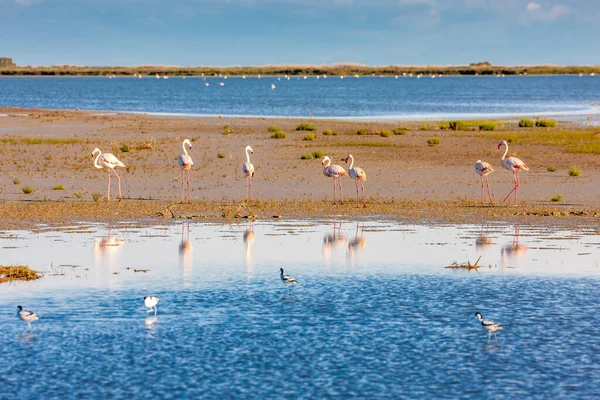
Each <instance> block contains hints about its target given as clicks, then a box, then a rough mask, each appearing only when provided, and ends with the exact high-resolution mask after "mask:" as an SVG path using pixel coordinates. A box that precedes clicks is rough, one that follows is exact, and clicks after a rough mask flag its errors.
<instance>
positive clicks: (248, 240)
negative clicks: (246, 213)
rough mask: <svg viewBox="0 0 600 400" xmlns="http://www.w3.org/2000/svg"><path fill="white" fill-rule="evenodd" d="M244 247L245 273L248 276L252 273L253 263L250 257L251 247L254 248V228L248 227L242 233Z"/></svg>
mask: <svg viewBox="0 0 600 400" xmlns="http://www.w3.org/2000/svg"><path fill="white" fill-rule="evenodd" d="M243 239H244V245H245V246H246V272H247V273H248V276H250V275H252V273H253V272H254V263H253V257H252V247H253V246H254V227H253V226H252V225H250V226H249V227H248V228H246V230H245V231H244V236H243Z"/></svg>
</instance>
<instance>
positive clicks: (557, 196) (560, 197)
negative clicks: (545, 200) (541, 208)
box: [550, 194, 562, 203]
mask: <svg viewBox="0 0 600 400" xmlns="http://www.w3.org/2000/svg"><path fill="white" fill-rule="evenodd" d="M561 200H562V195H560V194H557V195H555V196H552V197H550V201H553V202H555V203H556V202H559V201H561Z"/></svg>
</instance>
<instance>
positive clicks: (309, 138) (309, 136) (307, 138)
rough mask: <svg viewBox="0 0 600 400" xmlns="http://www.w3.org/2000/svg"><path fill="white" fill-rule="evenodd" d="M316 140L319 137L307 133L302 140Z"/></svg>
mask: <svg viewBox="0 0 600 400" xmlns="http://www.w3.org/2000/svg"><path fill="white" fill-rule="evenodd" d="M316 138H317V135H315V134H314V133H307V134H306V135H304V137H303V138H302V140H315V139H316Z"/></svg>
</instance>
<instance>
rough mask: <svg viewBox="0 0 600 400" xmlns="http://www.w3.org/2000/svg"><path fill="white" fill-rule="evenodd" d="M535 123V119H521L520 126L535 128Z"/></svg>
mask: <svg viewBox="0 0 600 400" xmlns="http://www.w3.org/2000/svg"><path fill="white" fill-rule="evenodd" d="M534 125H535V122H533V120H530V119H525V118H523V119H521V120H519V128H533V127H534Z"/></svg>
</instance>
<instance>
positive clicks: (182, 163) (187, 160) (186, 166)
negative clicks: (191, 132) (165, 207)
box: [177, 139, 194, 204]
mask: <svg viewBox="0 0 600 400" xmlns="http://www.w3.org/2000/svg"><path fill="white" fill-rule="evenodd" d="M186 144H187V145H188V146H190V149H191V148H192V143H191V142H190V141H189V139H185V140H184V141H183V144H182V145H181V147H183V154H181V155H180V156H179V158H178V159H177V162H178V163H179V168H181V204H183V200H184V197H185V196H184V190H183V186H184V180H185V171H187V188H188V204H192V199H191V197H190V169H191V168H192V165H194V161H192V157H190V156H189V155H188V152H187V149H186V148H185V145H186Z"/></svg>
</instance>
